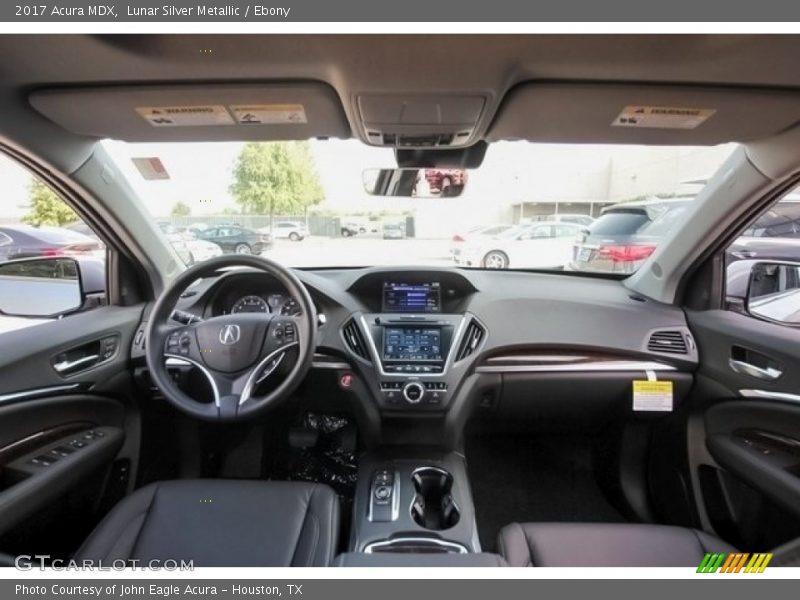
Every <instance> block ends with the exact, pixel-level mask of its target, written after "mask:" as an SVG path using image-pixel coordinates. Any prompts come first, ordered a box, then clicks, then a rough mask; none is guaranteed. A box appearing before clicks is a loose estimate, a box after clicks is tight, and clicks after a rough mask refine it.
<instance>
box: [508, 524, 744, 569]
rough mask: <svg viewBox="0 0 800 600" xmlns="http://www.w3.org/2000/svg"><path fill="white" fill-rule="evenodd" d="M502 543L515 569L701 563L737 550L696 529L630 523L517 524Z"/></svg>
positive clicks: (656, 565)
mask: <svg viewBox="0 0 800 600" xmlns="http://www.w3.org/2000/svg"><path fill="white" fill-rule="evenodd" d="M497 543H498V550H499V552H500V554H502V555H503V557H504V558H505V559H506V561H507V562H508V564H509V565H511V566H512V567H696V566H698V565H699V564H700V561H702V560H703V556H704V555H705V553H706V552H735V551H736V550H735V548H733V547H732V546H729V545H728V544H726V543H725V542H723V541H722V540H720V539H718V538H716V537H714V536H711V535H708V534H707V533H703V532H702V531H697V530H695V529H686V528H684V527H671V526H668V525H641V524H626V523H620V524H616V523H512V524H511V525H507V526H506V527H504V528H503V529H502V530H501V531H500V534H499V538H498V542H497Z"/></svg>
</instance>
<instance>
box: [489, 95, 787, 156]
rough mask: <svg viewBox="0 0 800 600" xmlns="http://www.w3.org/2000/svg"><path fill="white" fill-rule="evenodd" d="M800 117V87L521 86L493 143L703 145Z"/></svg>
mask: <svg viewBox="0 0 800 600" xmlns="http://www.w3.org/2000/svg"><path fill="white" fill-rule="evenodd" d="M798 121H800V93H798V92H789V91H783V90H744V89H739V88H696V87H689V86H655V85H650V86H646V85H626V84H622V85H612V84H607V85H606V84H603V85H596V84H533V83H531V84H522V85H519V86H517V87H516V88H514V89H513V90H512V91H510V92H509V93H508V94H507V95H506V97H505V99H504V100H503V102H502V104H501V106H500V108H499V110H498V112H497V115H496V117H495V119H494V122H493V123H492V125H491V127H490V128H489V131H488V134H487V139H488V140H489V141H499V140H513V139H524V140H529V141H534V142H553V143H596V144H648V145H659V144H663V145H681V146H683V145H686V146H704V145H716V144H721V143H726V142H732V141H736V142H747V141H750V140H756V139H760V138H765V137H769V136H772V135H775V134H777V133H780V132H781V131H783V130H785V129H788V128H790V127H791V126H793V125H794V124H795V123H797V122H798Z"/></svg>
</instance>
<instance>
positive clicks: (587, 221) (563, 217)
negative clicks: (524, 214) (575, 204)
mask: <svg viewBox="0 0 800 600" xmlns="http://www.w3.org/2000/svg"><path fill="white" fill-rule="evenodd" d="M530 220H531V222H536V221H550V222H556V223H576V224H577V225H586V226H588V225H591V224H592V223H594V217H590V216H589V215H581V214H573V213H559V214H556V215H536V216H534V217H531V219H530Z"/></svg>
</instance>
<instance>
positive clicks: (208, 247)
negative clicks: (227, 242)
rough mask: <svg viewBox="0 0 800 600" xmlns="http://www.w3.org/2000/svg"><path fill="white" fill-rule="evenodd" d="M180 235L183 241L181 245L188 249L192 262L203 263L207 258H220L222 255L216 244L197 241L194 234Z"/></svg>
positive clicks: (184, 233)
mask: <svg viewBox="0 0 800 600" xmlns="http://www.w3.org/2000/svg"><path fill="white" fill-rule="evenodd" d="M180 235H181V238H182V239H183V243H184V244H186V247H187V248H188V249H189V253H190V254H191V256H192V259H193V262H196V263H198V262H203V261H204V260H208V259H209V258H214V257H216V256H222V254H223V252H222V248H220V247H219V245H218V244H215V243H214V242H209V241H207V240H201V239H198V238H197V234H195V233H190V232H188V231H184V232H182V233H181V234H180Z"/></svg>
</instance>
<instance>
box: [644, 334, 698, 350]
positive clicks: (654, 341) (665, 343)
mask: <svg viewBox="0 0 800 600" xmlns="http://www.w3.org/2000/svg"><path fill="white" fill-rule="evenodd" d="M647 349H648V350H649V351H650V352H661V353H667V354H688V353H689V349H688V346H687V344H686V338H685V337H684V335H683V332H681V331H656V332H655V333H653V334H652V335H651V336H650V339H649V340H648V342H647Z"/></svg>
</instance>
